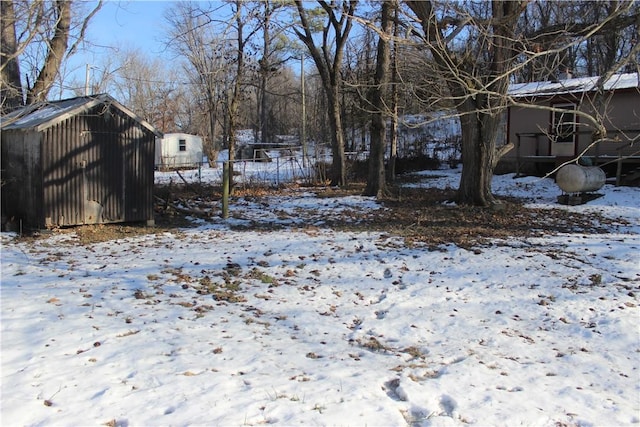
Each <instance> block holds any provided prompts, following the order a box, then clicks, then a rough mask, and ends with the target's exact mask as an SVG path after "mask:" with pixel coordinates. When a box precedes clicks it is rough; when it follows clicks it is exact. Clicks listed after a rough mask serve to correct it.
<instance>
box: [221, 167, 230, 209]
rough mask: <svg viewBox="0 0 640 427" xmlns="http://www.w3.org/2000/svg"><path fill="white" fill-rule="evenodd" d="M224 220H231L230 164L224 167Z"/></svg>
mask: <svg viewBox="0 0 640 427" xmlns="http://www.w3.org/2000/svg"><path fill="white" fill-rule="evenodd" d="M222 218H223V219H227V218H229V162H224V164H223V165H222Z"/></svg>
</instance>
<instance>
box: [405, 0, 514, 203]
mask: <svg viewBox="0 0 640 427" xmlns="http://www.w3.org/2000/svg"><path fill="white" fill-rule="evenodd" d="M407 4H408V6H409V7H410V8H411V10H412V11H413V12H414V13H415V14H416V16H417V17H418V18H419V19H420V20H421V25H422V29H423V32H424V38H425V43H426V44H427V46H428V47H429V50H430V51H431V53H432V55H433V58H434V61H435V62H436V64H437V67H438V70H439V74H440V76H441V77H442V78H443V79H444V80H445V81H446V83H447V86H448V89H449V92H450V93H451V96H452V98H453V99H456V100H464V101H462V102H460V103H459V104H458V106H457V112H458V116H459V117H460V124H461V130H462V175H461V177H460V185H459V187H458V195H457V201H458V203H461V204H471V205H478V206H489V205H491V204H493V203H494V202H495V200H494V198H493V195H492V193H491V179H492V177H493V169H494V167H495V163H496V161H495V159H494V158H495V156H496V138H497V132H498V125H499V123H500V117H501V115H502V114H503V113H504V111H505V110H506V102H507V101H506V98H507V96H506V95H507V90H508V85H509V75H510V73H509V68H510V67H511V64H512V63H513V61H514V59H515V58H516V56H517V54H518V52H516V51H515V50H514V48H513V46H514V40H515V38H514V32H515V27H516V24H517V21H518V17H519V16H520V14H521V12H522V9H521V7H522V3H521V2H517V1H508V0H494V1H493V2H492V3H491V19H490V20H488V21H487V23H486V24H484V25H485V27H484V28H482V31H483V33H482V36H483V37H484V38H485V39H486V40H487V42H488V44H489V49H488V54H489V56H490V61H489V63H488V64H487V65H488V69H485V70H484V71H480V69H479V68H480V67H476V65H477V64H475V63H468V62H461V63H458V61H459V58H457V57H456V54H455V52H453V51H451V50H450V49H449V47H448V46H447V44H446V42H445V39H446V37H444V35H443V34H442V32H441V29H440V23H438V21H437V14H436V13H435V12H434V7H433V2H431V1H429V2H427V1H410V2H407ZM482 86H486V89H481V87H482Z"/></svg>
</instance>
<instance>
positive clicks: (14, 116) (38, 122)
mask: <svg viewBox="0 0 640 427" xmlns="http://www.w3.org/2000/svg"><path fill="white" fill-rule="evenodd" d="M100 104H105V105H112V106H114V107H115V108H117V109H118V110H120V111H122V112H123V113H124V114H126V115H127V116H129V117H131V118H132V119H134V120H135V121H137V122H138V123H140V125H142V126H143V127H145V128H147V129H148V130H149V131H151V132H153V133H154V134H155V135H156V136H158V137H160V138H162V132H160V131H159V130H157V129H156V128H155V127H154V126H152V125H151V124H150V123H149V122H147V121H146V120H144V119H142V118H141V117H139V116H138V115H136V114H135V113H134V112H133V111H131V110H129V109H128V108H127V107H125V106H124V105H122V104H120V103H119V102H118V101H116V100H115V99H114V98H112V97H111V96H109V95H108V94H106V93H103V94H99V95H92V96H79V97H76V98H69V99H63V100H60V101H46V102H40V103H36V104H33V105H27V106H26V107H23V108H20V109H17V110H15V111H12V112H11V113H9V114H7V115H5V116H2V123H0V129H2V130H11V129H34V130H36V131H41V130H43V129H47V128H49V127H51V126H53V125H55V124H57V123H59V122H61V121H63V120H65V119H67V118H69V117H71V116H73V115H75V114H79V113H82V112H84V111H87V110H89V109H90V108H93V107H95V106H96V105H100Z"/></svg>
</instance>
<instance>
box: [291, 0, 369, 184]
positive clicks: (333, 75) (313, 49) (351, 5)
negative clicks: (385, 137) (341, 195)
mask: <svg viewBox="0 0 640 427" xmlns="http://www.w3.org/2000/svg"><path fill="white" fill-rule="evenodd" d="M318 3H319V4H320V6H321V7H322V9H323V10H324V11H325V12H326V14H327V15H328V17H329V23H328V24H327V27H325V28H324V33H323V34H324V37H323V39H322V47H321V49H322V52H321V51H320V49H318V47H317V46H316V45H315V40H314V37H313V34H312V32H311V28H312V26H311V25H310V23H309V21H308V19H307V12H306V11H305V9H304V6H303V2H302V0H296V2H295V4H296V8H297V10H298V16H299V17H300V29H301V30H298V29H294V31H295V33H296V35H297V36H298V38H299V39H300V40H301V41H302V42H303V43H304V44H305V46H307V48H308V49H309V53H310V54H311V57H312V58H313V61H314V63H315V65H316V68H317V69H318V73H319V74H320V80H321V81H322V88H323V90H324V92H325V94H326V96H327V102H328V103H329V105H328V109H329V127H330V128H331V151H332V153H333V162H332V165H331V171H330V179H331V184H332V185H340V186H342V185H346V183H347V167H346V162H345V154H344V147H345V144H344V140H345V137H344V129H343V126H342V117H341V114H340V113H341V106H340V89H341V87H342V76H341V66H342V57H343V52H344V47H345V44H346V41H347V38H348V36H349V32H350V31H351V27H352V17H353V13H354V11H355V6H356V3H357V1H355V0H351V1H349V2H348V6H346V2H345V4H343V5H344V6H345V7H346V9H343V10H342V14H343V15H342V17H341V18H340V19H338V18H337V16H336V12H335V10H340V8H335V7H334V6H335V4H334V3H333V2H332V3H331V4H330V3H328V2H326V1H318ZM329 27H331V28H333V30H334V31H335V34H334V35H335V37H334V43H335V48H334V49H332V48H331V46H329V38H328V37H327V36H326V34H328V30H329ZM332 56H333V59H331V57H332Z"/></svg>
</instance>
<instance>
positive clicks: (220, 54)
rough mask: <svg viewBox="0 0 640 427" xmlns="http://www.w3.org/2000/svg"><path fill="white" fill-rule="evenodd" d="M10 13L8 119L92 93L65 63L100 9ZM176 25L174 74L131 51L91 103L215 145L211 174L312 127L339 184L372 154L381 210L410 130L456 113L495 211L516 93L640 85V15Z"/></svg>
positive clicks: (264, 4)
mask: <svg viewBox="0 0 640 427" xmlns="http://www.w3.org/2000/svg"><path fill="white" fill-rule="evenodd" d="M0 4H1V6H2V57H1V58H2V64H1V67H2V68H1V78H2V81H1V84H2V86H1V88H0V89H1V94H2V100H1V102H2V103H1V105H0V106H1V108H2V110H3V111H4V112H6V111H10V110H11V109H13V108H16V107H18V106H21V105H24V104H29V103H33V102H37V101H43V100H46V99H51V98H55V97H57V96H60V93H61V91H56V87H57V86H56V85H59V86H60V87H63V83H61V82H64V84H66V85H67V86H74V87H76V88H77V89H76V91H77V94H78V95H80V94H83V93H84V89H85V88H84V86H85V85H84V84H83V83H82V82H68V81H66V80H65V70H64V64H65V59H66V58H68V57H69V55H72V54H73V53H74V52H75V51H77V49H79V46H80V42H81V41H82V40H83V38H84V33H85V30H86V28H87V25H90V21H91V17H92V16H93V15H94V14H95V13H98V11H99V9H100V7H101V3H100V2H99V3H98V4H97V6H96V7H95V8H94V9H91V10H87V4H86V3H83V2H78V1H73V2H72V1H33V0H3V1H2V2H0ZM165 21H166V22H165V23H166V24H167V26H168V28H169V29H170V31H169V32H168V33H167V35H166V40H165V42H166V45H167V48H168V49H169V50H170V51H171V52H173V53H174V54H175V58H176V60H175V62H172V63H171V64H167V63H166V62H163V61H161V60H160V59H157V58H154V57H153V56H152V55H151V54H149V53H147V52H141V51H139V50H131V49H126V48H125V49H118V50H117V53H116V54H115V55H109V56H108V57H105V59H104V60H103V62H102V63H101V64H98V65H96V66H95V67H94V69H93V70H92V79H91V84H90V88H89V92H91V93H98V92H110V93H113V95H114V96H116V98H118V99H119V100H121V101H122V102H123V103H125V105H128V106H129V107H130V108H132V109H133V110H134V111H135V112H136V113H137V114H139V115H140V116H141V117H143V118H145V119H146V120H148V121H149V122H151V123H152V124H154V125H155V126H157V127H158V128H159V129H160V130H162V131H164V132H173V131H180V132H188V133H195V134H199V135H201V136H203V138H204V141H205V146H206V147H207V151H208V154H209V158H210V159H215V158H216V153H217V151H218V150H220V149H221V148H230V156H231V158H233V155H234V151H235V150H234V143H235V137H234V135H235V133H236V131H237V130H238V129H248V128H249V129H253V131H254V139H255V142H260V143H269V142H273V141H274V140H275V138H276V136H277V135H282V134H292V133H301V125H302V123H304V124H305V130H306V132H305V134H306V137H307V138H308V140H309V141H313V142H314V143H316V144H328V145H329V146H330V147H331V152H332V159H333V160H332V162H333V163H332V165H331V167H330V171H329V175H328V178H329V179H330V181H331V183H332V184H334V185H345V184H347V183H348V180H349V174H348V167H347V166H348V164H347V163H348V162H347V156H346V154H345V153H348V152H352V151H365V152H367V153H368V154H369V174H368V178H367V187H366V190H365V193H366V194H370V195H376V196H379V197H383V196H384V195H385V194H386V193H387V183H388V181H389V179H390V178H393V174H394V172H393V165H394V162H393V160H394V159H395V157H396V156H397V139H396V138H397V129H398V126H400V125H401V124H402V123H401V122H402V117H404V116H405V115H408V114H420V113H426V112H430V111H440V110H443V111H449V112H450V114H452V115H455V116H456V117H458V118H459V120H460V122H461V129H462V153H463V155H462V160H463V173H462V178H461V182H460V187H459V189H458V201H459V202H461V203H470V204H476V205H482V206H487V205H491V204H492V203H494V199H493V197H492V194H491V188H490V183H491V178H492V174H493V169H494V167H495V165H496V163H497V161H498V160H499V158H500V156H501V155H503V154H504V152H506V150H507V149H508V147H504V146H498V145H497V142H496V141H497V139H496V138H497V135H498V132H499V121H500V117H501V114H502V113H503V112H504V111H505V109H506V108H507V107H508V106H509V105H510V102H511V100H510V99H509V97H508V94H507V89H508V86H509V84H511V83H518V82H528V81H544V80H554V79H558V78H561V77H563V76H567V75H573V76H606V75H610V74H611V73H615V72H637V71H638V63H639V58H640V43H638V40H639V39H640V37H639V34H640V3H639V2H634V1H631V0H629V1H624V0H609V1H601V2H594V1H566V2H565V1H552V0H539V1H518V0H514V1H511V0H509V1H507V0H493V1H484V0H482V1H471V0H463V1H436V0H432V1H397V0H385V1H381V2H371V1H357V0H318V1H316V2H308V1H284V0H260V1H240V0H227V1H225V2H223V3H218V2H212V3H204V2H176V3H174V4H173V5H172V6H171V8H170V10H169V11H168V12H167V14H166V17H165ZM114 48H115V47H114ZM301 63H304V64H305V67H304V69H302V67H301ZM303 73H304V81H305V85H304V94H305V106H304V107H305V108H302V107H303V106H302V103H301V102H302V92H303V88H302V85H301V83H302V77H303ZM303 111H304V112H305V116H304V117H302V113H303ZM594 127H598V125H597V120H596V121H594ZM301 136H302V135H301ZM388 153H391V156H390V158H389V156H388Z"/></svg>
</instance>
